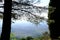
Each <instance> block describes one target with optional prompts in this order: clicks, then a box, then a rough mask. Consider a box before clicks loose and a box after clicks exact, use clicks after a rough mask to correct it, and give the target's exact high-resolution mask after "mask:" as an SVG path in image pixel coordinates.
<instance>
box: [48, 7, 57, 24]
mask: <svg viewBox="0 0 60 40" xmlns="http://www.w3.org/2000/svg"><path fill="white" fill-rule="evenodd" d="M55 9H56V7H52V6H49V9H48V10H49V13H48V25H49V24H51V23H55V21H54V20H53V19H50V17H51V16H50V15H51V14H52V13H53V12H54V11H55Z"/></svg>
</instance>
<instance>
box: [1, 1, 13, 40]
mask: <svg viewBox="0 0 60 40" xmlns="http://www.w3.org/2000/svg"><path fill="white" fill-rule="evenodd" d="M4 2H5V3H4V13H3V25H2V33H1V40H10V32H11V9H12V0H4Z"/></svg>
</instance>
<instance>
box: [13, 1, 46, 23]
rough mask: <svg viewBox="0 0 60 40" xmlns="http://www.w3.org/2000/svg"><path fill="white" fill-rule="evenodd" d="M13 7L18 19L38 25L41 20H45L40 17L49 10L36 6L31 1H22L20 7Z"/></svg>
mask: <svg viewBox="0 0 60 40" xmlns="http://www.w3.org/2000/svg"><path fill="white" fill-rule="evenodd" d="M15 3H16V2H15ZM15 3H13V4H15ZM12 7H13V9H12V13H16V14H17V16H15V17H16V18H17V19H20V20H26V21H30V22H32V23H35V24H38V23H40V21H41V20H44V19H45V18H44V17H41V16H40V15H41V13H42V12H46V10H47V8H45V7H38V6H34V5H33V4H31V2H30V1H29V0H26V1H24V0H20V1H19V3H18V5H13V6H12Z"/></svg>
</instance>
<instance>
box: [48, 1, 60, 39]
mask: <svg viewBox="0 0 60 40" xmlns="http://www.w3.org/2000/svg"><path fill="white" fill-rule="evenodd" d="M50 1H51V2H50V4H49V6H52V7H56V9H55V11H54V12H53V13H50V12H49V14H48V18H49V19H48V20H49V21H50V20H54V22H52V23H50V22H49V23H50V24H49V29H50V37H51V39H52V40H59V38H58V37H59V36H60V28H59V27H60V25H59V23H60V11H59V9H60V6H59V5H58V4H59V3H60V2H59V1H58V0H50ZM49 11H50V10H49Z"/></svg>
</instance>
